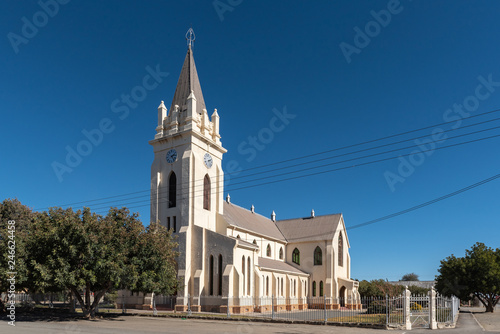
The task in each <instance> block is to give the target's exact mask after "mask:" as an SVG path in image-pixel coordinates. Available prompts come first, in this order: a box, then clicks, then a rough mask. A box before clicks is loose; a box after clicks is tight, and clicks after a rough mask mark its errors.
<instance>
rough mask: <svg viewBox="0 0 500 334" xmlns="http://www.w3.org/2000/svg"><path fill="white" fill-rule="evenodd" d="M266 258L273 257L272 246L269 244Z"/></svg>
mask: <svg viewBox="0 0 500 334" xmlns="http://www.w3.org/2000/svg"><path fill="white" fill-rule="evenodd" d="M266 256H269V257H271V245H269V244H267V249H266Z"/></svg>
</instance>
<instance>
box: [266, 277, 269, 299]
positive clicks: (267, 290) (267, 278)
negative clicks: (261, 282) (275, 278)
mask: <svg viewBox="0 0 500 334" xmlns="http://www.w3.org/2000/svg"><path fill="white" fill-rule="evenodd" d="M266 296H269V276H267V277H266Z"/></svg>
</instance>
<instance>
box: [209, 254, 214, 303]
mask: <svg viewBox="0 0 500 334" xmlns="http://www.w3.org/2000/svg"><path fill="white" fill-rule="evenodd" d="M208 286H209V291H210V296H213V295H214V256H213V255H210V266H209V267H208Z"/></svg>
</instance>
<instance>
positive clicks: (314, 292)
mask: <svg viewBox="0 0 500 334" xmlns="http://www.w3.org/2000/svg"><path fill="white" fill-rule="evenodd" d="M313 297H316V281H314V282H313Z"/></svg>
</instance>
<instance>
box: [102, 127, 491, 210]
mask: <svg viewBox="0 0 500 334" xmlns="http://www.w3.org/2000/svg"><path fill="white" fill-rule="evenodd" d="M498 137H500V134H499V135H493V136H489V137H484V138H479V139H474V140H470V141H467V142H462V143H456V144H452V145H448V146H442V147H437V148H435V149H429V150H422V151H420V152H421V153H425V152H429V151H433V150H440V149H445V148H450V147H455V146H461V145H465V144H469V143H474V142H479V141H483V140H488V139H493V138H498ZM412 154H414V153H408V154H402V155H397V156H392V157H388V158H382V159H378V160H374V161H368V162H364V163H360V164H355V165H351V166H345V167H339V168H335V169H329V170H325V171H320V172H315V173H309V174H304V175H298V176H293V177H288V178H285V179H280V180H273V181H267V182H263V183H258V184H252V185H248V186H243V187H239V188H234V189H229V190H227V191H237V190H242V189H248V188H254V187H259V186H263V185H269V184H274V183H279V182H285V181H290V180H295V179H299V178H304V177H309V176H315V175H320V174H326V173H331V172H335V171H340V170H344V169H351V168H355V167H360V166H365V165H371V164H374V163H378V162H383V161H388V160H392V159H397V158H399V157H405V156H410V155H412ZM277 176H279V175H277ZM199 196H203V195H193V197H199ZM163 199H164V198H162V200H161V201H160V200H158V202H157V203H158V204H164V203H167V202H168V201H166V200H165V201H164V200H163ZM184 199H186V198H185V197H183V198H181V199H180V200H184ZM146 201H150V200H149V199H148V200H143V201H137V202H132V203H128V204H135V203H141V202H146ZM149 205H150V204H145V205H137V206H132V207H129V209H131V208H138V207H144V206H149ZM99 209H103V208H95V209H94V210H99Z"/></svg>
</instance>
